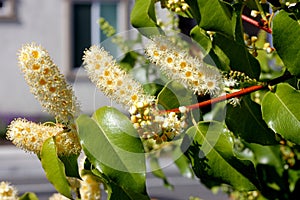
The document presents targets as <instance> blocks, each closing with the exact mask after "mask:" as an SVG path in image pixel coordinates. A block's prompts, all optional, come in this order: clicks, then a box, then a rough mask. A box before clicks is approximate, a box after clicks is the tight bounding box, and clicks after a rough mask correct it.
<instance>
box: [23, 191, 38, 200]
mask: <svg viewBox="0 0 300 200" xmlns="http://www.w3.org/2000/svg"><path fill="white" fill-rule="evenodd" d="M19 200H39V198H38V197H37V196H36V195H35V194H34V193H32V192H26V193H25V194H23V195H22V196H21V197H19Z"/></svg>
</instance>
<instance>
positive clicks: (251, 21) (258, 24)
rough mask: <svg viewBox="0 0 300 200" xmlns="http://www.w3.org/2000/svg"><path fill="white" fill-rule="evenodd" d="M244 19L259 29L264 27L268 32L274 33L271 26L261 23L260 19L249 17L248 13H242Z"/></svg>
mask: <svg viewBox="0 0 300 200" xmlns="http://www.w3.org/2000/svg"><path fill="white" fill-rule="evenodd" d="M242 19H243V20H244V21H245V22H248V23H250V24H252V25H253V26H256V27H257V28H259V29H262V30H264V31H266V32H268V33H272V29H271V28H269V27H266V26H264V25H262V24H260V23H259V22H258V21H255V20H254V19H251V18H250V17H247V16H246V15H242Z"/></svg>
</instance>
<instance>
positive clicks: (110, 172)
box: [76, 107, 146, 195]
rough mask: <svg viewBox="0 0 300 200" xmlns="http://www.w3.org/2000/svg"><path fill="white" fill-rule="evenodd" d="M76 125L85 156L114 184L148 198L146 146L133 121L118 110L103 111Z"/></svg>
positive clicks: (83, 119) (80, 120) (108, 108)
mask: <svg viewBox="0 0 300 200" xmlns="http://www.w3.org/2000/svg"><path fill="white" fill-rule="evenodd" d="M76 123H77V126H78V132H79V138H80V142H81V144H82V146H83V150H84V152H85V154H86V155H87V157H88V158H89V160H90V162H91V163H92V164H93V165H94V166H95V167H96V168H97V169H98V170H99V171H101V172H103V173H104V174H105V175H106V176H107V177H108V178H109V180H110V182H111V184H115V185H117V186H119V187H121V188H123V190H124V191H126V192H129V193H130V191H132V192H135V193H140V194H143V195H146V187H145V179H146V175H145V170H146V166H145V155H144V149H143V144H142V142H141V140H140V138H139V136H138V133H137V132H136V130H135V129H134V127H133V126H132V124H131V122H130V120H129V119H128V118H127V117H126V116H125V115H124V114H122V113H121V112H120V111H118V110H117V109H115V108H112V107H102V108H100V109H98V110H97V111H96V112H95V113H94V115H93V117H92V119H91V118H90V117H88V116H86V115H81V116H79V117H78V118H77V120H76ZM110 186H111V187H112V185H110Z"/></svg>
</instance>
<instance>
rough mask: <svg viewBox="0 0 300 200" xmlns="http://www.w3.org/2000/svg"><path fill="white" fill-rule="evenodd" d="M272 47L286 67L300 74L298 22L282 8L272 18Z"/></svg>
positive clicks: (299, 28)
mask: <svg viewBox="0 0 300 200" xmlns="http://www.w3.org/2000/svg"><path fill="white" fill-rule="evenodd" d="M273 42H274V47H275V49H276V51H277V53H278V55H279V56H280V58H281V59H282V61H283V63H284V64H285V66H286V67H287V69H288V70H289V71H290V72H291V73H292V74H294V75H297V76H299V75H300V51H299V46H300V24H299V21H297V20H295V19H292V15H291V14H289V13H287V12H286V11H284V10H281V11H279V13H277V14H276V15H275V17H274V20H273Z"/></svg>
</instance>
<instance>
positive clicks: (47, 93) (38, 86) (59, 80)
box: [18, 44, 79, 123]
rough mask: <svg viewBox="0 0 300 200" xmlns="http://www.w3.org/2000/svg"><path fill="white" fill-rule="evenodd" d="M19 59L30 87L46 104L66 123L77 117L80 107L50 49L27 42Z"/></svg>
mask: <svg viewBox="0 0 300 200" xmlns="http://www.w3.org/2000/svg"><path fill="white" fill-rule="evenodd" d="M18 59H19V65H20V68H21V71H22V72H23V73H24V77H25V80H26V82H27V84H28V85H29V87H30V91H31V92H32V93H33V94H34V96H35V98H36V99H38V100H39V102H40V103H41V105H42V106H43V108H45V109H46V111H47V112H48V113H49V114H51V115H53V116H55V117H56V118H57V120H58V121H60V122H63V123H66V122H68V121H69V120H70V119H72V118H74V116H76V114H77V113H78V111H79V105H78V103H77V100H76V97H75V95H74V93H73V90H72V88H71V86H70V85H68V84H67V83H66V80H65V78H64V76H63V75H62V74H61V73H60V71H59V69H58V67H57V66H56V65H55V64H54V63H53V61H52V60H51V58H50V56H49V54H48V52H47V51H46V50H45V49H44V48H42V47H41V46H39V45H36V44H26V45H24V46H23V47H22V48H21V50H20V52H19V57H18Z"/></svg>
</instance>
